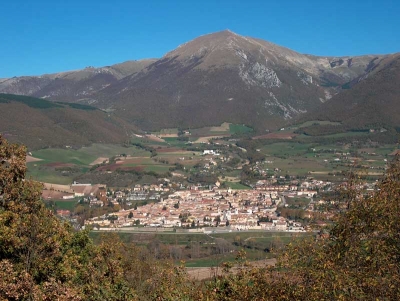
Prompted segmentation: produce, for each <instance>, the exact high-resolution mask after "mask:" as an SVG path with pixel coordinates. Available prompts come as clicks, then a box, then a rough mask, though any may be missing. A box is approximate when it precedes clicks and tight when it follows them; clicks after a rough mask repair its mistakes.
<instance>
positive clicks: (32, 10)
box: [0, 0, 400, 78]
mask: <svg viewBox="0 0 400 301" xmlns="http://www.w3.org/2000/svg"><path fill="white" fill-rule="evenodd" d="M0 28H1V32H0V78H2V77H12V76H20V75H40V74H44V73H52V72H58V71H66V70H74V69H80V68H84V67H86V66H96V67H98V66H106V65H111V64H114V63H118V62H122V61H126V60H135V59H136V60H137V59H142V58H150V57H161V56H162V55H164V54H165V53H166V52H168V51H170V50H172V49H174V48H176V47H177V46H178V45H180V44H182V43H184V42H186V41H188V40H191V39H194V38H196V37H197V36H199V35H203V34H207V33H211V32H216V31H220V30H224V29H230V30H232V31H234V32H236V33H238V34H241V35H246V36H252V37H257V38H261V39H264V40H268V41H271V42H273V43H276V44H279V45H283V46H286V47H288V48H291V49H293V50H296V51H298V52H301V53H309V54H315V55H324V56H340V55H361V54H370V53H374V54H381V53H393V52H400V38H399V33H398V32H399V29H400V1H398V0H381V1H369V0H359V1H357V0H348V1H342V0H336V1H322V0H320V1H315V0H306V1H304V0H290V1H289V0H280V1H270V0H242V1H238V0H229V1H227V0H217V1H211V0H203V1H200V0H147V1H142V0H114V1H104V0H95V1H94V0H93V1H92V0H80V1H77V0H68V1H67V0H35V1H31V0H24V1H22V0H8V1H7V0H5V1H2V2H1V4H0Z"/></svg>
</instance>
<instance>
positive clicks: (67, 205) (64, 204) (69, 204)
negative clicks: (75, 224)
mask: <svg viewBox="0 0 400 301" xmlns="http://www.w3.org/2000/svg"><path fill="white" fill-rule="evenodd" d="M76 203H77V201H76V200H65V201H64V200H63V201H55V205H56V208H57V209H65V210H70V211H73V210H74V207H75V205H76Z"/></svg>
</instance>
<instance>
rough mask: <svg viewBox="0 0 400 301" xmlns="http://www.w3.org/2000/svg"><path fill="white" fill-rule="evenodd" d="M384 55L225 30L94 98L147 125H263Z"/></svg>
mask: <svg viewBox="0 0 400 301" xmlns="http://www.w3.org/2000/svg"><path fill="white" fill-rule="evenodd" d="M386 57H387V56H375V55H368V56H359V57H341V58H333V57H317V56H311V55H303V54H299V53H297V52H295V51H292V50H290V49H287V48H284V47H281V46H278V45H275V44H272V43H270V42H266V41H263V40H260V39H254V38H250V37H243V36H240V35H237V34H235V33H233V32H231V31H222V32H218V33H214V34H209V35H205V36H201V37H199V38H197V39H195V40H193V41H190V42H188V43H186V44H183V45H181V46H179V47H178V48H177V49H175V50H173V51H171V52H169V53H167V54H166V55H165V56H164V57H163V58H161V59H159V60H158V61H156V62H154V63H152V64H150V65H149V66H148V67H146V68H144V69H143V70H142V71H141V72H138V73H136V74H133V75H130V76H127V77H125V78H123V79H122V80H119V81H118V82H116V83H114V84H112V85H110V86H109V87H107V88H105V89H103V90H102V91H101V92H99V93H97V95H95V96H94V98H96V99H97V100H98V103H97V104H96V105H98V106H100V107H102V108H107V109H113V110H115V113H116V114H118V115H119V116H122V117H123V118H125V119H127V120H131V121H133V122H135V123H136V124H137V125H138V126H139V127H142V128H144V129H156V128H163V127H176V126H178V127H201V126H204V125H213V124H218V123H221V122H222V121H228V122H233V123H244V124H248V125H252V126H253V127H256V128H258V129H260V130H264V129H266V128H274V127H275V128H276V127H277V126H279V125H280V124H282V123H283V122H285V121H287V120H290V119H291V118H293V117H295V116H298V115H299V114H302V113H305V112H307V111H310V110H312V109H313V108H315V107H316V106H318V105H319V104H320V103H322V102H325V101H327V100H329V99H330V98H331V97H332V95H334V94H336V93H339V92H341V90H342V89H341V87H342V86H343V85H345V84H346V83H349V82H351V81H353V80H354V79H357V78H360V77H362V76H365V75H366V74H368V72H370V71H371V70H373V69H374V68H376V66H378V65H379V64H380V62H381V61H382V60H383V59H385V58H386Z"/></svg>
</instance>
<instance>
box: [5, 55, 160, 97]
mask: <svg viewBox="0 0 400 301" xmlns="http://www.w3.org/2000/svg"><path fill="white" fill-rule="evenodd" d="M154 61H155V60H153V59H149V60H141V61H127V62H124V63H120V64H115V65H113V66H106V67H101V68H94V67H86V68H85V69H83V70H76V71H67V72H60V73H54V74H45V75H42V76H23V77H13V78H9V79H0V93H12V94H19V95H29V96H35V97H41V98H47V99H51V100H61V101H71V102H72V101H78V102H79V101H84V100H86V101H87V102H90V96H91V95H92V94H93V93H95V92H98V91H99V90H101V89H104V88H105V87H107V86H109V85H111V84H112V83H115V82H117V81H118V80H120V79H122V78H124V77H126V76H128V75H131V74H135V73H137V72H139V71H140V70H142V69H143V68H145V67H146V66H148V65H149V64H151V63H152V62H154ZM88 99H89V101H88Z"/></svg>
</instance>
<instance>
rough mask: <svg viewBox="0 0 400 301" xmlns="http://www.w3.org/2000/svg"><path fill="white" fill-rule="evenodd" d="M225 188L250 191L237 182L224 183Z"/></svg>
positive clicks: (247, 187)
mask: <svg viewBox="0 0 400 301" xmlns="http://www.w3.org/2000/svg"><path fill="white" fill-rule="evenodd" d="M224 183H225V185H226V186H228V187H230V188H232V189H235V190H237V189H250V187H249V186H246V185H243V184H240V183H237V182H224Z"/></svg>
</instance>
